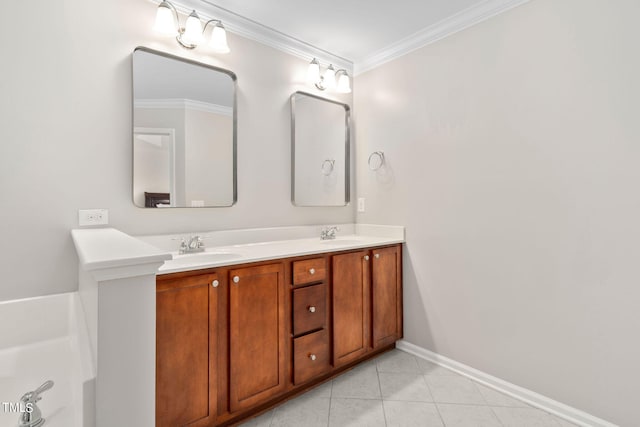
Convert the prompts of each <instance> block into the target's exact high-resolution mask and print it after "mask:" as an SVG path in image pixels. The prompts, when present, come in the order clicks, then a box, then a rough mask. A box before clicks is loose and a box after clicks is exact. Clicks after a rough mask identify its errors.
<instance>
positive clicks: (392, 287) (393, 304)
mask: <svg viewBox="0 0 640 427" xmlns="http://www.w3.org/2000/svg"><path fill="white" fill-rule="evenodd" d="M400 262H401V261H400V247H399V246H394V247H390V248H384V249H375V250H374V251H373V257H372V274H371V277H372V300H373V302H372V304H373V307H372V313H373V346H374V348H376V347H380V346H383V345H387V344H390V343H392V342H395V341H396V340H397V339H399V338H400V337H401V335H402V287H401V285H400V280H401V273H400V268H401V266H400Z"/></svg>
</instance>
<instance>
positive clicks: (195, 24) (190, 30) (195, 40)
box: [182, 10, 202, 45]
mask: <svg viewBox="0 0 640 427" xmlns="http://www.w3.org/2000/svg"><path fill="white" fill-rule="evenodd" d="M182 42H183V43H186V44H192V45H199V44H200V43H201V42H202V22H200V17H199V16H198V14H197V13H196V11H195V10H194V11H193V12H191V14H190V15H189V17H188V18H187V22H186V23H185V24H184V34H182Z"/></svg>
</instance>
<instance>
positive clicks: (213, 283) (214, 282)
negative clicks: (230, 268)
mask: <svg viewBox="0 0 640 427" xmlns="http://www.w3.org/2000/svg"><path fill="white" fill-rule="evenodd" d="M219 284H220V282H218V281H217V280H214V281H213V282H211V286H213V287H214V288H217V287H218V285H219Z"/></svg>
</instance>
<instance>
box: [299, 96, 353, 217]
mask: <svg viewBox="0 0 640 427" xmlns="http://www.w3.org/2000/svg"><path fill="white" fill-rule="evenodd" d="M349 122H350V108H349V106H348V105H347V104H342V103H340V102H336V101H332V100H329V99H325V98H321V97H319V96H315V95H312V94H309V93H305V92H296V93H294V94H293V95H291V171H292V172H291V202H292V203H293V204H294V205H295V206H346V205H347V204H348V203H349V198H350V191H349V188H350V181H351V180H350V178H349V164H350V160H349V144H350V143H349V135H350V132H349V126H350V123H349Z"/></svg>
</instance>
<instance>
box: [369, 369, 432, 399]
mask: <svg viewBox="0 0 640 427" xmlns="http://www.w3.org/2000/svg"><path fill="white" fill-rule="evenodd" d="M378 377H379V378H380V390H381V391H382V398H383V399H384V400H405V401H413V402H433V398H432V397H431V393H430V392H429V388H428V387H427V383H426V382H425V380H424V376H423V375H421V374H416V373H413V374H398V373H387V372H380V373H378Z"/></svg>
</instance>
